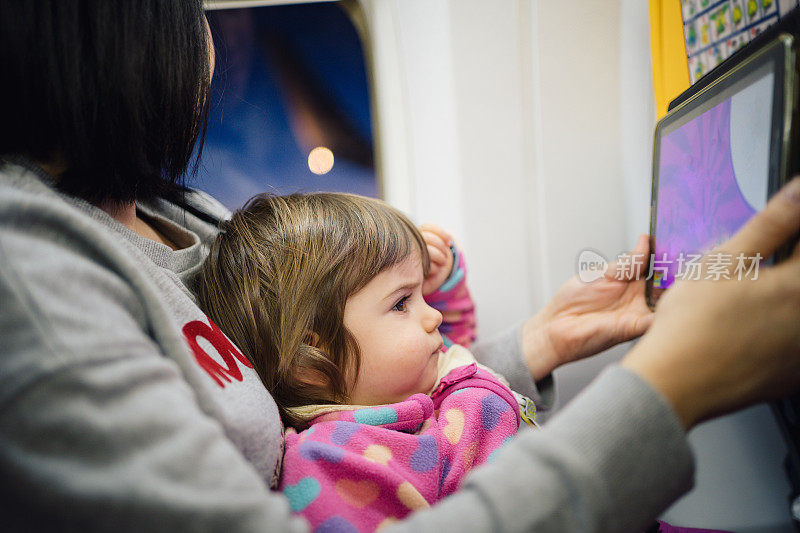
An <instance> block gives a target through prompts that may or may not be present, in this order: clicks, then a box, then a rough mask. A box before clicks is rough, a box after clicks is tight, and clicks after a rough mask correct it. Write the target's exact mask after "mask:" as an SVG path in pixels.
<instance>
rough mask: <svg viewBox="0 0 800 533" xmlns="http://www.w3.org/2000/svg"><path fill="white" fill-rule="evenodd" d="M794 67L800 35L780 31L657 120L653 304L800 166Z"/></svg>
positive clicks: (650, 292)
mask: <svg viewBox="0 0 800 533" xmlns="http://www.w3.org/2000/svg"><path fill="white" fill-rule="evenodd" d="M796 63H797V61H796V53H795V46H794V38H793V37H792V36H791V35H788V34H782V35H780V36H779V37H778V38H777V39H775V40H774V41H772V42H770V43H768V44H767V45H765V46H764V47H762V48H760V49H759V50H757V51H755V52H753V53H752V55H751V57H749V58H748V59H747V60H745V61H743V62H741V63H739V64H738V65H736V66H735V67H734V68H733V69H731V71H730V72H728V73H726V74H724V75H722V76H721V77H720V78H719V79H717V80H716V81H715V82H713V83H712V84H710V85H709V86H708V87H706V88H705V89H703V90H702V91H700V92H699V93H697V94H696V95H694V96H693V97H692V98H691V99H689V100H687V101H686V102H684V103H683V104H681V105H680V106H678V107H676V108H675V109H673V110H672V111H670V112H669V113H668V114H667V115H666V116H665V117H664V118H662V119H661V120H660V121H659V122H658V124H657V126H656V131H655V142H654V144H653V187H652V197H651V203H650V239H651V242H650V250H651V252H652V255H651V257H650V268H649V274H648V279H647V290H646V293H647V303H648V305H650V306H651V307H655V304H656V302H657V300H658V298H659V296H660V295H661V294H662V293H663V292H664V291H665V290H666V289H668V288H669V287H670V286H671V285H672V284H673V283H674V282H675V281H676V280H677V279H681V278H687V277H688V276H689V275H692V276H695V275H696V274H697V269H695V268H692V265H693V262H694V264H698V263H699V257H700V256H701V255H702V254H704V253H705V252H707V251H709V250H710V249H711V248H713V247H714V246H716V245H717V244H720V243H722V242H724V241H725V240H727V239H728V238H729V237H730V236H731V235H733V234H734V233H736V231H737V230H738V229H739V228H740V227H741V226H742V225H743V224H744V223H745V222H746V221H747V220H748V219H749V218H750V217H751V216H753V215H754V214H755V213H757V212H758V211H760V210H761V209H763V208H764V206H765V204H766V202H767V199H768V198H769V197H770V196H771V195H772V194H773V193H774V192H775V191H777V190H778V189H779V188H780V187H781V185H782V184H783V183H784V182H785V181H786V178H787V174H788V173H789V172H793V171H795V170H796V169H795V168H794V167H795V166H796V164H795V163H794V161H795V159H796V158H797V157H796V155H794V154H793V149H792V148H793V146H794V140H793V129H792V122H793V120H792V118H793V113H795V110H796V105H795V103H796V102H795V99H796V93H797V67H796ZM729 259H735V258H729ZM703 275H705V274H703Z"/></svg>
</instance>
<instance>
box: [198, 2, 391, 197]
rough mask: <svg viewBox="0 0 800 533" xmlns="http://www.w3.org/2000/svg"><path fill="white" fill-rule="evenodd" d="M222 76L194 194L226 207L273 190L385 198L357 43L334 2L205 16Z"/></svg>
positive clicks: (217, 76)
mask: <svg viewBox="0 0 800 533" xmlns="http://www.w3.org/2000/svg"><path fill="white" fill-rule="evenodd" d="M208 19H209V24H210V26H211V31H212V35H213V37H214V44H215V47H216V68H215V72H214V78H213V81H212V101H211V113H210V117H209V123H208V130H207V134H206V142H205V146H204V148H203V157H202V160H201V162H200V168H199V170H198V176H197V179H196V180H195V181H194V185H195V186H197V187H198V188H200V189H203V190H205V191H207V192H209V193H211V194H212V195H214V196H215V197H217V198H218V199H219V200H220V201H221V202H222V203H224V204H225V205H226V206H228V207H229V208H237V207H240V206H241V205H242V204H243V203H244V202H245V201H246V200H247V199H248V198H250V197H251V196H252V195H254V194H256V193H259V192H264V191H271V192H275V193H278V194H288V193H291V192H296V191H344V192H354V193H358V194H364V195H367V196H373V197H376V196H378V191H379V188H378V183H377V180H376V176H375V170H374V160H373V143H372V124H371V120H370V106H369V90H368V85H367V76H366V70H365V64H364V52H363V49H362V45H361V41H360V38H359V36H358V34H357V32H356V29H355V27H354V26H353V23H352V22H351V20H350V18H349V16H348V14H347V13H346V12H345V11H344V9H343V8H341V7H340V6H339V5H337V3H313V4H299V5H284V6H268V7H250V8H236V9H221V10H213V11H209V12H208Z"/></svg>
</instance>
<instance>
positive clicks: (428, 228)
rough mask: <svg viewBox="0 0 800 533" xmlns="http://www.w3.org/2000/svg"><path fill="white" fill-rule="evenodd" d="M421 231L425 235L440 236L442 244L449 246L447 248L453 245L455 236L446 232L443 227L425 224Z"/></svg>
mask: <svg viewBox="0 0 800 533" xmlns="http://www.w3.org/2000/svg"><path fill="white" fill-rule="evenodd" d="M419 229H420V232H422V234H423V235H424V234H425V233H426V232H428V233H432V234H434V235H436V236H438V237H439V238H440V239H441V240H442V242H443V243H445V244H446V245H447V247H450V246H452V244H453V236H452V235H450V234H449V233H448V232H447V231H445V230H444V228H442V227H441V226H438V225H436V224H423V225H421V226H420V227H419Z"/></svg>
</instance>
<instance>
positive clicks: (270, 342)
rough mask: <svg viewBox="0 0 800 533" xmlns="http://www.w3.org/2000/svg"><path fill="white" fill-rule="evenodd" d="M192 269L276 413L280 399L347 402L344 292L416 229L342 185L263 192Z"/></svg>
mask: <svg viewBox="0 0 800 533" xmlns="http://www.w3.org/2000/svg"><path fill="white" fill-rule="evenodd" d="M220 229H221V231H220V234H219V236H218V237H217V239H216V240H215V241H214V243H213V244H212V246H211V251H210V253H209V256H208V259H207V260H206V262H205V264H204V265H203V268H202V271H201V274H200V283H199V289H198V295H199V298H200V301H201V305H202V306H203V307H204V310H205V311H206V313H207V314H208V315H209V317H210V318H211V319H212V320H213V321H214V322H216V323H217V325H218V326H219V327H220V328H221V329H222V331H224V332H225V334H226V335H228V337H230V339H231V340H232V341H233V342H234V343H236V345H237V346H239V348H241V349H242V351H243V352H244V353H245V355H246V356H247V357H248V358H249V359H250V361H251V362H252V363H253V366H254V368H255V370H256V371H257V372H258V375H259V376H260V377H261V380H262V381H263V382H264V385H265V386H266V387H267V389H268V390H269V391H270V393H272V396H273V397H274V398H275V401H276V403H277V404H278V408H279V409H280V411H281V414H282V416H283V417H284V420H285V421H286V422H287V423H288V424H290V425H296V424H298V423H300V421H299V420H296V419H295V418H294V417H293V416H292V415H291V413H289V412H287V410H286V408H288V407H298V406H302V405H311V404H320V403H346V402H347V400H348V390H347V383H348V377H349V378H351V379H354V377H355V376H357V375H358V369H359V365H360V353H359V349H358V344H357V343H356V341H355V339H354V338H353V336H352V335H351V334H350V332H348V331H347V329H346V328H345V327H344V309H345V304H346V302H347V298H348V297H349V296H351V295H352V294H354V293H356V292H358V291H359V290H360V289H361V288H363V287H364V286H365V285H366V284H367V283H369V281H370V280H371V279H373V278H374V277H375V276H377V275H378V274H379V273H381V272H382V271H383V270H385V269H386V268H389V267H391V266H392V265H395V264H397V263H400V262H402V261H403V260H404V259H406V258H407V257H409V256H410V255H411V254H412V252H413V251H415V250H416V251H418V252H419V253H420V257H421V258H422V265H423V269H424V272H425V273H427V271H428V268H429V265H430V260H429V257H428V252H427V247H426V245H425V241H424V240H423V238H422V235H421V234H420V232H419V230H417V228H416V227H415V226H414V225H413V224H412V223H411V221H410V220H409V219H408V218H406V216H404V215H403V214H402V213H400V212H399V211H398V210H396V209H394V208H393V207H391V206H389V205H388V204H386V203H384V202H382V201H380V200H375V199H372V198H366V197H363V196H357V195H353V194H343V193H316V194H292V195H290V196H274V195H268V194H263V195H259V196H256V197H254V198H252V199H251V200H250V201H249V202H248V203H247V204H246V205H245V206H244V208H243V209H241V210H239V211H237V212H236V213H234V215H233V217H232V218H231V220H230V221H227V222H224V223H223V224H222V226H221V228H220Z"/></svg>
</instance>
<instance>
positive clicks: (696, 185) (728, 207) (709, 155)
mask: <svg viewBox="0 0 800 533" xmlns="http://www.w3.org/2000/svg"><path fill="white" fill-rule="evenodd" d="M730 119H731V100H730V99H728V100H725V101H724V102H722V103H720V104H718V105H717V106H715V107H713V108H712V109H710V110H708V111H706V112H705V113H703V114H702V115H700V116H699V117H697V118H695V119H693V120H691V121H690V122H687V123H686V124H684V125H683V126H681V127H680V128H678V129H677V130H675V131H673V132H671V133H668V134H667V135H665V136H664V137H663V140H662V142H661V161H660V164H661V166H660V168H659V176H658V188H659V194H658V215H657V219H656V234H657V237H656V245H655V260H656V261H657V263H656V265H659V266H662V267H664V266H665V267H667V269H666V274H665V275H664V276H663V279H661V280H655V282H654V285H655V286H656V287H661V288H667V287H669V286H670V285H672V283H673V282H674V280H675V274H676V273H678V268H679V263H678V258H679V256H680V255H681V253H682V254H683V255H684V258H685V257H686V255H687V254H699V253H704V252H706V251H708V249H709V248H711V247H713V246H715V245H716V244H718V243H720V242H722V241H724V240H726V239H727V238H728V237H729V236H731V235H733V234H734V233H735V232H736V231H737V230H738V229H739V228H740V227H741V226H742V225H743V224H744V223H745V222H746V221H747V219H749V218H750V217H751V216H753V215H754V214H755V213H756V210H755V209H754V208H753V207H752V206H751V205H750V204H749V203H748V202H747V201H746V200H745V197H744V196H743V195H742V191H741V189H740V188H739V184H738V182H737V179H736V175H735V173H734V169H733V160H732V157H731V136H730V130H731V129H730ZM662 260H663V261H664V262H661V261H662Z"/></svg>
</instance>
